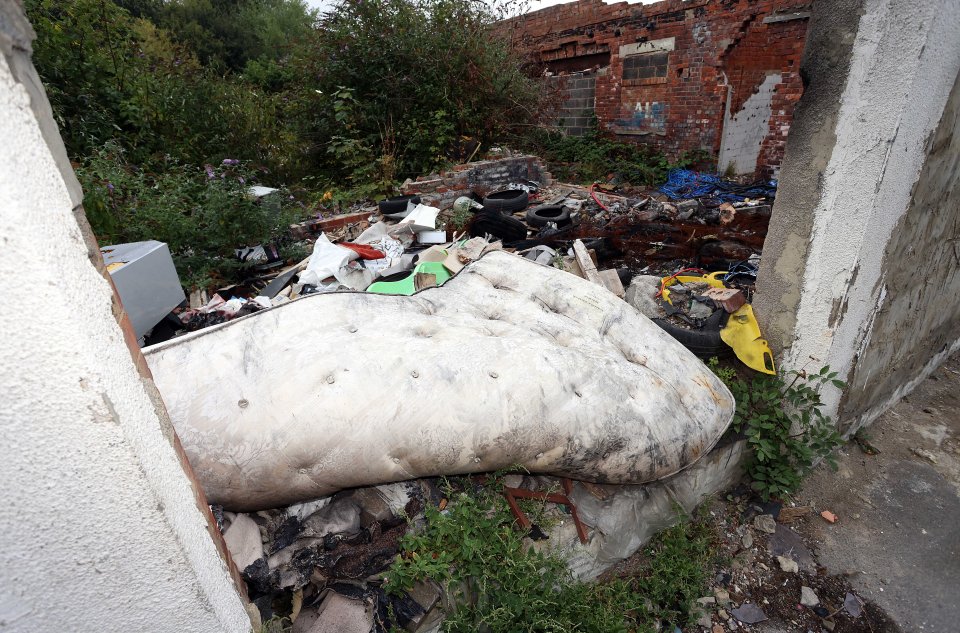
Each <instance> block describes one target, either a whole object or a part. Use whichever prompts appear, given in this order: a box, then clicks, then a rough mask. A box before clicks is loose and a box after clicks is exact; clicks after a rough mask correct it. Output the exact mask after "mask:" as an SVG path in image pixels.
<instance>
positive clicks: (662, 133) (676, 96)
mask: <svg viewBox="0 0 960 633" xmlns="http://www.w3.org/2000/svg"><path fill="white" fill-rule="evenodd" d="M807 4H808V3H807V2H805V1H804V0H787V1H781V0H686V1H684V0H665V1H663V2H657V3H654V4H637V3H634V4H628V3H625V2H619V3H615V4H606V3H604V2H603V1H602V0H580V1H579V2H570V3H567V4H561V5H556V6H552V7H547V8H545V9H541V10H539V11H534V12H532V13H528V14H526V15H522V16H519V17H516V18H513V19H512V20H509V21H507V22H505V23H504V25H503V30H504V32H508V33H510V34H511V37H512V41H513V44H514V46H515V47H517V48H518V49H519V50H521V51H524V52H526V53H528V54H529V55H530V56H531V57H532V59H533V61H534V62H535V63H537V64H539V65H540V66H541V67H542V68H543V69H544V70H545V71H549V72H553V73H563V72H573V71H579V70H585V69H590V68H594V67H602V68H604V69H605V70H606V72H605V73H603V74H602V75H598V77H597V81H596V87H595V112H596V115H597V118H598V119H599V122H600V127H601V128H602V129H605V130H607V131H609V132H611V133H613V134H616V135H618V136H619V137H620V139H621V140H624V141H634V142H638V143H643V144H647V145H653V146H655V147H657V148H659V149H661V150H663V151H664V152H666V153H667V154H668V155H669V156H672V157H676V156H678V155H680V154H682V153H683V152H685V151H689V150H697V149H702V150H706V151H707V152H709V153H711V154H714V155H715V154H716V153H717V152H718V151H719V150H720V140H721V133H722V130H723V126H724V120H725V113H726V112H727V111H728V109H729V112H730V113H731V114H730V116H741V115H739V113H740V111H741V110H742V109H743V108H744V105H745V104H746V103H747V102H748V101H750V100H751V97H752V95H754V93H756V92H757V90H759V89H760V87H761V86H765V89H767V90H771V91H772V94H771V95H770V101H769V108H770V116H769V117H768V120H767V126H766V127H765V128H763V129H762V130H761V131H762V132H763V136H762V141H761V143H760V144H759V148H758V150H759V151H758V152H757V154H756V156H755V157H754V163H753V164H751V165H749V166H747V165H743V166H742V167H741V168H740V169H741V170H744V171H747V172H752V171H754V170H755V169H756V170H758V171H759V172H760V173H761V174H764V175H772V174H773V173H774V172H775V171H776V170H777V169H778V168H779V167H780V164H781V161H782V159H783V151H784V145H785V142H786V136H787V132H788V131H789V129H790V122H791V119H792V115H793V108H794V105H795V104H796V102H797V100H798V99H799V98H800V94H801V93H802V91H803V86H802V82H801V79H800V74H799V73H798V72H797V71H798V66H799V64H800V57H801V54H802V52H803V48H804V39H805V34H806V30H807V18H808V16H809V12H808V11H806V10H805V8H806V5H807ZM656 53H666V55H667V66H666V69H665V72H664V69H663V68H662V67H661V65H660V64H657V68H656V71H655V72H653V73H649V72H646V73H641V74H640V76H632V75H628V76H625V75H624V62H625V60H627V59H630V58H631V57H633V56H635V55H644V54H656ZM638 61H639V60H638ZM607 66H609V68H607ZM771 76H777V77H779V81H778V82H777V83H776V84H775V85H774V86H769V83H765V82H769V77H771ZM747 116H749V114H745V115H742V116H741V120H742V119H745V118H746V117H747ZM758 129H759V127H758ZM741 158H744V157H741Z"/></svg>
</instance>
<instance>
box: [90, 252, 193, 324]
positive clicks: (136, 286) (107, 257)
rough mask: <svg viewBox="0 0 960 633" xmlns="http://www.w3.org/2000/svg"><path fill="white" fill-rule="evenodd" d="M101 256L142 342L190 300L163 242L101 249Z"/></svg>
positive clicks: (125, 310)
mask: <svg viewBox="0 0 960 633" xmlns="http://www.w3.org/2000/svg"><path fill="white" fill-rule="evenodd" d="M100 253H101V254H102V255H103V262H104V264H106V266H107V270H108V272H109V273H110V278H111V279H112V280H113V285H114V287H116V289H117V294H118V295H119V296H120V301H121V302H122V303H123V309H124V312H126V313H127V316H128V317H130V325H132V326H133V331H134V334H136V336H137V338H138V339H143V337H144V336H145V335H146V334H148V333H149V332H150V330H151V329H152V328H153V327H154V326H155V325H157V324H158V323H160V321H161V320H163V318H164V317H165V316H167V315H168V314H170V312H171V311H172V310H173V309H174V308H176V307H177V306H178V305H180V304H181V303H183V301H184V300H185V299H186V295H185V294H184V293H183V288H182V287H181V286H180V278H179V277H178V276H177V269H176V268H175V267H174V265H173V258H172V257H171V256H170V249H169V248H167V245H166V244H164V243H163V242H158V241H156V240H148V241H146V242H130V243H127V244H114V245H112V246H104V247H101V249H100Z"/></svg>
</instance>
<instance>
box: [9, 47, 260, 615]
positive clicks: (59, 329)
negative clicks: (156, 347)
mask: <svg viewBox="0 0 960 633" xmlns="http://www.w3.org/2000/svg"><path fill="white" fill-rule="evenodd" d="M0 121H2V123H0V243H2V245H3V251H4V256H3V257H0V278H2V279H3V280H4V290H5V297H4V300H3V301H2V303H0V305H2V307H0V323H2V326H0V346H2V350H3V353H2V354H0V398H2V405H3V406H2V407H0V429H2V437H3V449H2V450H3V458H2V459H0V482H2V485H3V502H2V503H0V534H2V547H0V630H3V631H7V630H9V631H37V632H44V633H49V632H54V631H56V632H71V633H72V632H78V631H95V632H97V633H106V632H109V631H118V632H120V631H122V632H124V633H131V632H139V631H158V632H160V631H163V632H170V633H173V632H176V633H185V632H190V631H196V632H197V633H210V632H214V631H231V632H232V631H249V630H250V621H249V619H248V617H247V615H246V612H245V610H244V607H243V605H242V603H241V600H240V597H239V595H238V594H237V592H236V590H235V588H234V586H233V584H232V581H231V579H230V576H229V575H228V572H227V568H226V565H225V564H224V562H223V560H222V559H221V558H220V556H219V555H218V553H217V550H216V548H215V546H214V543H213V540H212V539H211V537H210V535H209V533H208V532H207V529H206V523H205V519H204V516H203V515H202V513H201V512H200V510H199V508H198V507H197V505H196V502H195V500H194V496H193V490H192V488H191V487H190V484H189V481H188V479H187V477H186V475H185V474H184V472H183V469H182V468H181V466H180V463H179V462H178V460H177V457H176V454H175V453H174V449H173V447H172V445H171V442H170V438H169V437H168V436H165V434H164V432H163V430H162V428H163V427H162V424H161V420H160V419H159V417H158V414H157V412H156V410H155V409H154V406H153V404H152V403H151V401H150V399H149V397H148V394H147V392H146V390H145V387H144V385H143V383H142V382H141V379H140V377H139V374H138V373H137V371H136V369H135V367H134V364H133V361H132V359H131V356H130V352H129V350H128V349H127V347H126V345H125V343H124V339H123V334H122V332H121V330H120V328H119V327H118V325H117V322H116V320H115V318H114V316H113V314H112V312H111V289H110V287H109V285H108V283H107V282H106V281H105V280H104V279H103V277H102V276H101V275H100V274H99V273H98V271H97V270H96V269H95V268H94V266H93V264H91V262H90V260H89V259H88V257H87V250H86V246H85V243H84V240H83V238H82V236H81V232H80V230H79V227H78V225H77V221H76V220H75V218H74V216H73V214H72V206H73V205H72V204H71V201H70V196H69V195H68V191H67V188H66V185H65V183H64V180H63V177H62V176H61V175H60V172H59V171H58V169H57V166H56V164H55V163H54V159H53V157H52V155H51V153H50V151H49V149H48V146H47V145H46V143H45V142H44V139H43V138H42V137H41V134H40V129H39V127H38V124H37V120H36V118H35V116H34V113H33V111H32V110H31V103H30V97H29V96H28V94H27V92H26V91H25V90H24V88H23V86H22V85H21V84H19V83H18V82H17V81H16V80H15V79H14V77H13V75H12V73H11V68H10V66H9V65H8V62H7V59H6V58H5V56H4V55H3V54H0Z"/></svg>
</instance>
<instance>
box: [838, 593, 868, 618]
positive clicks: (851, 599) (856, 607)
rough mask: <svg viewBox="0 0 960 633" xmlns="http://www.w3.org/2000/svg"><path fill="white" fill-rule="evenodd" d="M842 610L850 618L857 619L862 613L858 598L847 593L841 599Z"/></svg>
mask: <svg viewBox="0 0 960 633" xmlns="http://www.w3.org/2000/svg"><path fill="white" fill-rule="evenodd" d="M843 609H844V611H846V612H847V613H848V614H850V617H852V618H859V617H860V614H861V613H863V603H862V602H860V598H859V597H858V596H857V595H856V594H854V593H850V592H847V595H845V596H844V597H843Z"/></svg>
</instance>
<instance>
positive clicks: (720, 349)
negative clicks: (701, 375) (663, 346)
mask: <svg viewBox="0 0 960 633" xmlns="http://www.w3.org/2000/svg"><path fill="white" fill-rule="evenodd" d="M727 316H728V315H727V313H726V312H724V311H723V310H717V311H716V312H714V313H713V315H712V316H710V317H709V318H708V319H707V320H706V322H704V324H703V327H702V328H701V329H699V330H688V329H686V328H682V327H677V326H676V325H674V324H672V323H670V322H669V321H667V320H666V319H652V320H653V322H654V323H656V324H657V325H659V326H660V328H661V329H662V330H663V331H664V332H666V333H667V334H669V335H670V336H672V337H673V338H675V339H677V341H679V342H680V344H681V345H683V346H684V347H686V348H687V349H688V350H690V351H691V352H693V353H694V354H695V355H696V356H697V357H698V358H703V359H705V358H710V357H712V356H717V357H720V358H722V357H725V356H728V355H729V354H730V352H731V350H730V347H729V346H728V345H727V344H726V343H724V342H723V339H721V338H720V328H722V327H723V326H724V325H725V321H726V318H727Z"/></svg>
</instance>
